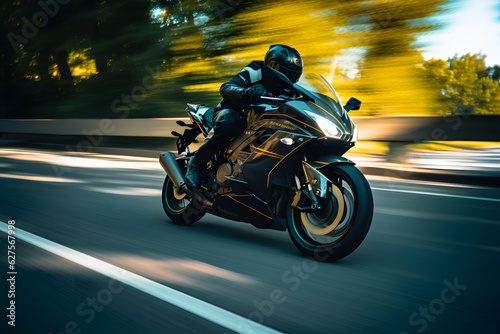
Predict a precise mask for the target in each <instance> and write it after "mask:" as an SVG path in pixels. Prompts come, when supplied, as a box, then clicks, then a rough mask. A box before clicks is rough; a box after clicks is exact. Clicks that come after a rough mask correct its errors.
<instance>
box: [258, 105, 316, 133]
mask: <svg viewBox="0 0 500 334" xmlns="http://www.w3.org/2000/svg"><path fill="white" fill-rule="evenodd" d="M320 108H321V107H320ZM265 115H269V116H285V117H288V118H291V119H293V120H294V121H297V122H299V123H302V124H304V125H307V126H308V127H310V128H313V129H314V130H316V131H318V132H322V131H321V130H319V129H316V128H315V127H314V126H312V125H309V124H307V123H304V122H302V121H299V120H298V119H296V118H293V117H292V116H290V115H285V114H262V115H261V116H260V117H259V120H260V119H261V118H262V116H265Z"/></svg>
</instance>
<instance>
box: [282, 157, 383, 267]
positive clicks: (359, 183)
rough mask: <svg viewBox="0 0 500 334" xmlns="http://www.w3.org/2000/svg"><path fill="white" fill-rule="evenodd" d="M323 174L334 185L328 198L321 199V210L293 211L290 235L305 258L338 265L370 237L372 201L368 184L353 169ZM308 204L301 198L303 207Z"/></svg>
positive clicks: (324, 170)
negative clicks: (332, 262) (366, 237)
mask: <svg viewBox="0 0 500 334" xmlns="http://www.w3.org/2000/svg"><path fill="white" fill-rule="evenodd" d="M321 172H322V173H323V174H324V175H325V176H326V177H327V178H328V179H329V180H330V181H331V183H330V182H329V183H328V193H327V196H326V198H318V201H319V204H320V205H321V207H322V209H321V210H317V211H308V212H303V211H300V210H298V209H296V208H291V209H290V210H289V214H288V232H289V234H290V237H291V238H292V240H293V242H294V244H295V245H296V246H297V248H298V249H299V250H300V251H301V252H302V253H303V254H304V255H305V256H307V257H312V258H314V259H316V260H318V261H335V260H338V259H341V258H343V257H345V256H347V255H349V254H350V253H352V252H353V251H354V250H355V249H356V248H357V247H358V246H359V245H360V244H361V242H362V241H363V239H364V238H365V236H366V234H367V233H368V230H369V228H370V225H371V221H372V216H373V197H372V192H371V189H370V186H369V184H368V181H366V178H365V177H364V175H363V174H362V173H361V172H360V171H359V170H358V169H357V168H356V167H354V166H353V165H332V166H327V167H324V168H322V169H321ZM304 197H305V196H304ZM307 201H310V200H309V199H308V198H306V197H305V198H302V199H301V201H300V202H299V204H300V206H303V207H304V206H307V205H308V204H309V205H310V203H307Z"/></svg>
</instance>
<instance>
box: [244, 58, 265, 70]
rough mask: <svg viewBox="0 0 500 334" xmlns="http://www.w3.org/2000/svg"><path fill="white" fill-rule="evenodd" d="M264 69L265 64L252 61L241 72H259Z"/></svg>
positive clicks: (260, 61) (259, 61)
mask: <svg viewBox="0 0 500 334" xmlns="http://www.w3.org/2000/svg"><path fill="white" fill-rule="evenodd" d="M264 67H265V64H264V62H263V61H262V60H253V61H252V62H251V63H250V64H248V65H247V66H245V67H244V68H243V70H254V71H257V70H260V69H262V68H264Z"/></svg>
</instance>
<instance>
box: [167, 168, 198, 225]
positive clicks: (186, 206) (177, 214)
mask: <svg viewBox="0 0 500 334" xmlns="http://www.w3.org/2000/svg"><path fill="white" fill-rule="evenodd" d="M161 198H162V203H163V209H164V210H165V213H166V214H167V216H168V217H169V218H170V219H171V220H172V222H173V223H174V224H176V225H184V226H187V225H191V224H194V223H196V222H197V221H198V220H200V219H201V218H202V217H203V216H204V215H205V211H204V210H203V209H202V208H197V207H196V203H195V202H194V201H193V199H192V198H190V197H189V196H187V195H186V194H183V193H179V192H178V191H177V188H175V186H174V183H173V182H172V180H171V179H170V177H169V176H168V175H167V177H166V178H165V182H164V183H163V190H162V194H161Z"/></svg>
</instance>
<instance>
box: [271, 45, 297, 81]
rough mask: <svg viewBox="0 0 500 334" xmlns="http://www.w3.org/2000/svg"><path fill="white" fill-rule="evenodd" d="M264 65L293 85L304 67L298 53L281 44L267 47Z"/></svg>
mask: <svg viewBox="0 0 500 334" xmlns="http://www.w3.org/2000/svg"><path fill="white" fill-rule="evenodd" d="M264 63H265V64H266V66H269V67H270V68H272V69H274V70H276V71H279V72H281V73H283V74H284V75H286V76H287V78H288V79H290V81H291V82H293V83H295V82H297V81H298V80H299V78H300V75H301V74H302V68H303V67H304V63H303V62H302V57H301V56H300V53H299V52H298V51H297V50H295V49H294V48H291V47H289V46H286V45H281V44H273V45H271V46H270V47H269V51H267V53H266V57H265V59H264Z"/></svg>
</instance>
